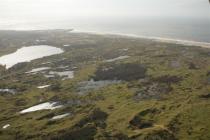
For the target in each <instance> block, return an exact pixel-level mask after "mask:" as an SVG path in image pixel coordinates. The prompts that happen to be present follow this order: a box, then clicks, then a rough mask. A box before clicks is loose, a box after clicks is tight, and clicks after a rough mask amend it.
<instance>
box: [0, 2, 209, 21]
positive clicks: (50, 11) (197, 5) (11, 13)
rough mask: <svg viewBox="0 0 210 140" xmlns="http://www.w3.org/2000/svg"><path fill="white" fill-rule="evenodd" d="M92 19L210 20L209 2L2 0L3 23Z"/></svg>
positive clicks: (0, 4) (0, 11)
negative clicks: (79, 18)
mask: <svg viewBox="0 0 210 140" xmlns="http://www.w3.org/2000/svg"><path fill="white" fill-rule="evenodd" d="M61 16H68V17H72V18H73V17H90V16H93V17H94V16H101V17H103V16H110V17H112V16H113V17H114V16H119V17H124V16H134V17H135V16H139V17H142V16H157V17H159V16H163V17H164V16H180V17H183V16H185V17H186V16H187V17H210V4H209V2H208V0H0V19H2V18H9V19H13V18H14V19H24V18H31V19H33V18H46V17H49V18H52V17H55V18H59V17H61Z"/></svg>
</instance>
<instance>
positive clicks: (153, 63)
mask: <svg viewBox="0 0 210 140" xmlns="http://www.w3.org/2000/svg"><path fill="white" fill-rule="evenodd" d="M36 40H44V41H43V42H37V41H36ZM66 44H67V45H68V44H69V46H67V45H66ZM30 45H51V46H56V47H60V48H62V49H64V50H65V52H64V53H63V54H59V55H54V56H50V57H45V58H42V59H37V60H34V61H32V62H30V63H21V64H17V65H15V66H14V67H12V68H11V69H9V70H6V69H5V68H4V67H3V66H2V67H0V79H1V81H0V89H13V90H15V91H16V93H15V94H10V93H3V92H2V93H1V92H0V106H1V107H0V139H1V140H12V139H18V140H25V139H27V140H30V139H31V140H33V139H34V140H42V139H43V140H47V139H49V140H60V139H62V140H92V139H96V140H199V139H200V140H209V139H210V122H209V116H210V102H209V100H210V50H209V49H206V48H201V47H196V46H184V45H177V44H169V43H163V42H155V41H152V40H146V39H138V38H129V37H123V36H108V35H93V34H85V33H69V32H67V31H65V30H54V31H27V32H26V31H25V32H21V31H19V32H16V31H0V49H1V50H0V55H1V56H2V55H4V54H8V53H11V52H14V51H15V50H16V49H17V48H20V47H21V46H30ZM119 56H130V57H129V58H126V59H121V60H116V61H114V62H106V60H109V59H113V58H117V57H119ZM39 67H51V69H50V70H46V71H43V72H38V73H37V74H27V73H26V72H28V71H31V70H32V69H33V68H39ZM51 70H52V71H65V70H72V71H74V74H75V75H74V78H73V79H67V80H62V77H59V76H56V77H51V78H47V77H45V76H44V75H46V74H48V73H49V71H51ZM91 79H93V80H95V82H98V81H112V80H116V81H118V82H113V83H112V84H104V86H101V85H100V88H92V89H91V90H89V91H88V92H86V93H85V94H80V93H79V92H78V88H80V86H81V82H86V81H91ZM93 84H95V83H93ZM43 85H51V86H50V87H47V88H44V89H38V88H37V87H38V86H43ZM95 86H97V84H96V85H95ZM48 101H55V102H58V103H59V104H62V105H63V107H61V108H58V109H54V110H41V111H36V112H30V113H26V114H20V111H21V110H24V109H27V108H29V107H31V106H34V105H37V104H41V103H45V102H48ZM65 113H70V115H69V116H67V117H65V118H61V119H57V120H52V117H54V116H57V115H61V114H65ZM6 124H10V126H9V127H8V128H6V129H3V128H2V127H3V126H5V125H6Z"/></svg>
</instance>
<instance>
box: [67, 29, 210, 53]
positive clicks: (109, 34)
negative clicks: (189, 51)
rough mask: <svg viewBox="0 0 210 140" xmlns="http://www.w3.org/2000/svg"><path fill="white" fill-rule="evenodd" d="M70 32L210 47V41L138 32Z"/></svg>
mask: <svg viewBox="0 0 210 140" xmlns="http://www.w3.org/2000/svg"><path fill="white" fill-rule="evenodd" d="M70 33H86V34H93V35H108V36H120V37H127V38H136V39H148V40H152V41H156V42H163V43H172V44H179V45H186V46H197V47H202V48H208V49H210V43H208V42H199V41H193V40H182V39H173V38H164V37H155V36H141V35H136V34H124V33H106V32H89V31H87V32H86V31H75V30H73V31H72V32H70Z"/></svg>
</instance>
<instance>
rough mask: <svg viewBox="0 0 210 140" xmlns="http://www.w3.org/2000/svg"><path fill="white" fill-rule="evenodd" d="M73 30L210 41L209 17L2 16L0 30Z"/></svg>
mask: <svg viewBox="0 0 210 140" xmlns="http://www.w3.org/2000/svg"><path fill="white" fill-rule="evenodd" d="M49 29H73V30H75V31H80V32H95V33H110V34H127V35H135V36H144V37H157V38H167V39H174V40H188V41H194V42H206V43H210V15H209V18H188V17H182V18H179V17H167V18H166V17H164V18H161V17H149V18H148V17H132V18H129V17H126V18H123V17H120V18H109V17H106V18H103V17H97V18H89V17H83V18H71V17H60V18H59V19H57V18H56V19H53V18H51V19H33V20H32V19H30V20H27V19H21V20H20V19H6V18H4V19H1V18H0V30H49Z"/></svg>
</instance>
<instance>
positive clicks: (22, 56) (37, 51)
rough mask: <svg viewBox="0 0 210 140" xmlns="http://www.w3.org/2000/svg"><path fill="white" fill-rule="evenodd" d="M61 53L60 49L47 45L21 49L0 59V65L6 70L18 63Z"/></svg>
mask: <svg viewBox="0 0 210 140" xmlns="http://www.w3.org/2000/svg"><path fill="white" fill-rule="evenodd" d="M63 52H64V51H63V50H62V49H60V48H57V47H53V46H48V45H39V46H29V47H22V48H20V49H18V50H17V51H16V52H14V53H11V54H8V55H4V56H2V57H0V64H1V65H6V68H7V69H8V68H11V67H12V66H14V65H15V64H18V63H22V62H30V61H32V60H35V59H38V58H43V57H46V56H51V55H55V54H61V53H63Z"/></svg>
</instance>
